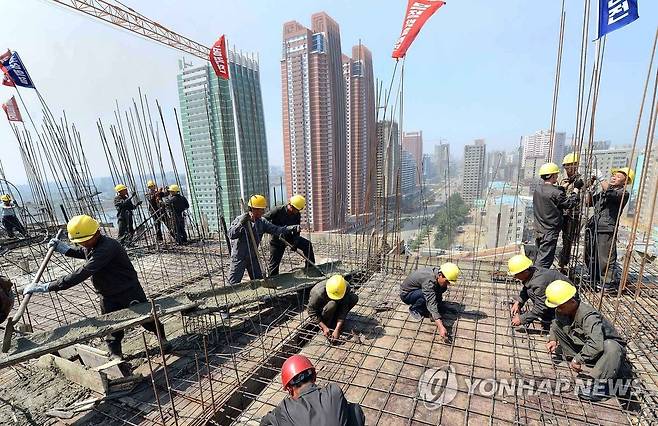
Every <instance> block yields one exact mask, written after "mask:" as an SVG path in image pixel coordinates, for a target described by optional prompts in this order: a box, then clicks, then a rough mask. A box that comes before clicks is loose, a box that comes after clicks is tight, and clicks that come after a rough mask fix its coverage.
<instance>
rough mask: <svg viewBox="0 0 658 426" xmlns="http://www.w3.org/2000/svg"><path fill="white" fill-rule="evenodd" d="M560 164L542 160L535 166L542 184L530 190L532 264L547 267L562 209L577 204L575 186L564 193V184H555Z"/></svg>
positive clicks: (552, 251) (555, 242)
mask: <svg viewBox="0 0 658 426" xmlns="http://www.w3.org/2000/svg"><path fill="white" fill-rule="evenodd" d="M559 173H560V168H559V167H558V166H557V164H555V163H546V164H544V165H543V166H541V167H540V168H539V176H540V177H541V179H542V181H543V184H541V185H539V186H537V189H535V192H534V193H533V194H532V205H533V210H534V214H535V240H536V243H537V257H536V259H535V265H537V266H541V267H543V268H550V267H551V266H552V265H553V260H554V259H555V249H556V248H557V240H558V237H559V236H560V231H561V230H562V222H563V220H564V211H565V210H567V209H570V208H573V207H575V206H576V205H577V204H578V191H579V190H578V188H574V190H573V193H572V194H571V195H570V196H569V197H567V195H566V194H565V191H564V188H562V187H561V186H557V185H555V183H556V182H557V179H558V174H559Z"/></svg>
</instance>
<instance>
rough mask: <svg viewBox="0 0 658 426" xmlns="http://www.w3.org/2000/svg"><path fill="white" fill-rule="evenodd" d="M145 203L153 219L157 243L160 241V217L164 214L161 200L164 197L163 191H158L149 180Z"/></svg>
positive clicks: (153, 182)
mask: <svg viewBox="0 0 658 426" xmlns="http://www.w3.org/2000/svg"><path fill="white" fill-rule="evenodd" d="M146 188H147V189H148V190H147V192H146V197H145V198H146V201H147V202H148V206H149V214H150V215H151V217H152V218H153V227H154V228H155V238H156V240H158V241H162V217H163V216H164V212H163V211H162V205H161V203H162V199H163V198H164V197H165V196H166V194H165V193H164V191H161V190H159V189H158V186H157V185H156V184H155V181H153V180H149V181H148V182H146Z"/></svg>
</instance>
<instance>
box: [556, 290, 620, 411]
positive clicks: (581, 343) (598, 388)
mask: <svg viewBox="0 0 658 426" xmlns="http://www.w3.org/2000/svg"><path fill="white" fill-rule="evenodd" d="M546 306H548V307H550V308H555V314H556V315H555V319H554V320H553V322H552V323H551V329H550V333H549V337H548V342H547V343H546V349H547V350H548V351H549V352H550V353H551V354H553V355H554V357H555V359H556V361H560V360H561V359H562V358H564V359H566V360H569V359H571V363H570V364H569V367H570V368H571V369H572V370H573V371H574V372H575V373H580V372H581V371H582V370H583V365H585V366H588V367H591V370H590V371H589V375H590V376H591V377H592V379H594V380H600V381H602V382H600V383H592V386H588V387H584V388H582V389H581V390H580V394H579V396H580V398H582V399H586V400H590V401H598V400H602V399H606V398H608V397H609V396H610V395H611V393H612V392H611V391H612V389H611V388H610V386H609V384H610V383H609V380H614V379H624V378H627V377H629V376H630V374H629V373H630V366H629V365H628V364H627V362H626V342H625V341H624V340H623V339H622V338H621V336H620V335H619V333H618V332H617V330H615V328H614V327H613V326H612V324H610V322H609V321H608V320H607V319H606V318H605V317H604V316H603V315H601V313H600V312H598V311H597V310H596V309H594V308H593V307H592V306H590V305H588V304H587V303H585V302H581V301H579V300H578V297H577V296H576V287H574V286H573V285H571V284H570V283H568V282H566V281H561V280H558V281H553V282H552V283H551V284H549V286H548V287H547V288H546Z"/></svg>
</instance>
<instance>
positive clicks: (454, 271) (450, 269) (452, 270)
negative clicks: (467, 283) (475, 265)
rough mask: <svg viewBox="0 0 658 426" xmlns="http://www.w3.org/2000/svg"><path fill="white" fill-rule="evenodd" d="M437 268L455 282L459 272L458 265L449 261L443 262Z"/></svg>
mask: <svg viewBox="0 0 658 426" xmlns="http://www.w3.org/2000/svg"><path fill="white" fill-rule="evenodd" d="M439 269H440V271H441V273H442V274H443V276H444V277H446V279H447V280H448V281H450V282H451V283H454V282H456V281H457V278H459V274H460V273H461V271H460V270H459V266H457V265H455V264H454V263H451V262H446V263H444V264H443V265H441V267H440V268H439Z"/></svg>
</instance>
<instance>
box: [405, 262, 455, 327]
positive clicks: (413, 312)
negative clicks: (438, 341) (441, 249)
mask: <svg viewBox="0 0 658 426" xmlns="http://www.w3.org/2000/svg"><path fill="white" fill-rule="evenodd" d="M459 274H460V271H459V267H458V266H457V265H455V264H454V263H450V262H446V263H444V264H443V265H441V267H439V268H423V269H418V270H417V271H414V272H412V273H411V274H409V276H408V277H407V278H405V279H404V281H402V284H400V299H402V301H403V302H404V303H405V304H407V305H409V316H410V317H411V319H412V320H413V321H421V320H422V319H423V317H428V316H431V317H432V319H433V320H434V322H435V323H436V328H438V330H439V335H440V336H441V337H443V338H444V339H445V338H447V337H448V330H446V328H445V326H444V325H443V322H442V321H441V312H440V311H441V309H440V307H441V302H442V301H443V293H445V292H446V291H448V284H454V283H455V282H456V281H457V278H459Z"/></svg>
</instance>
